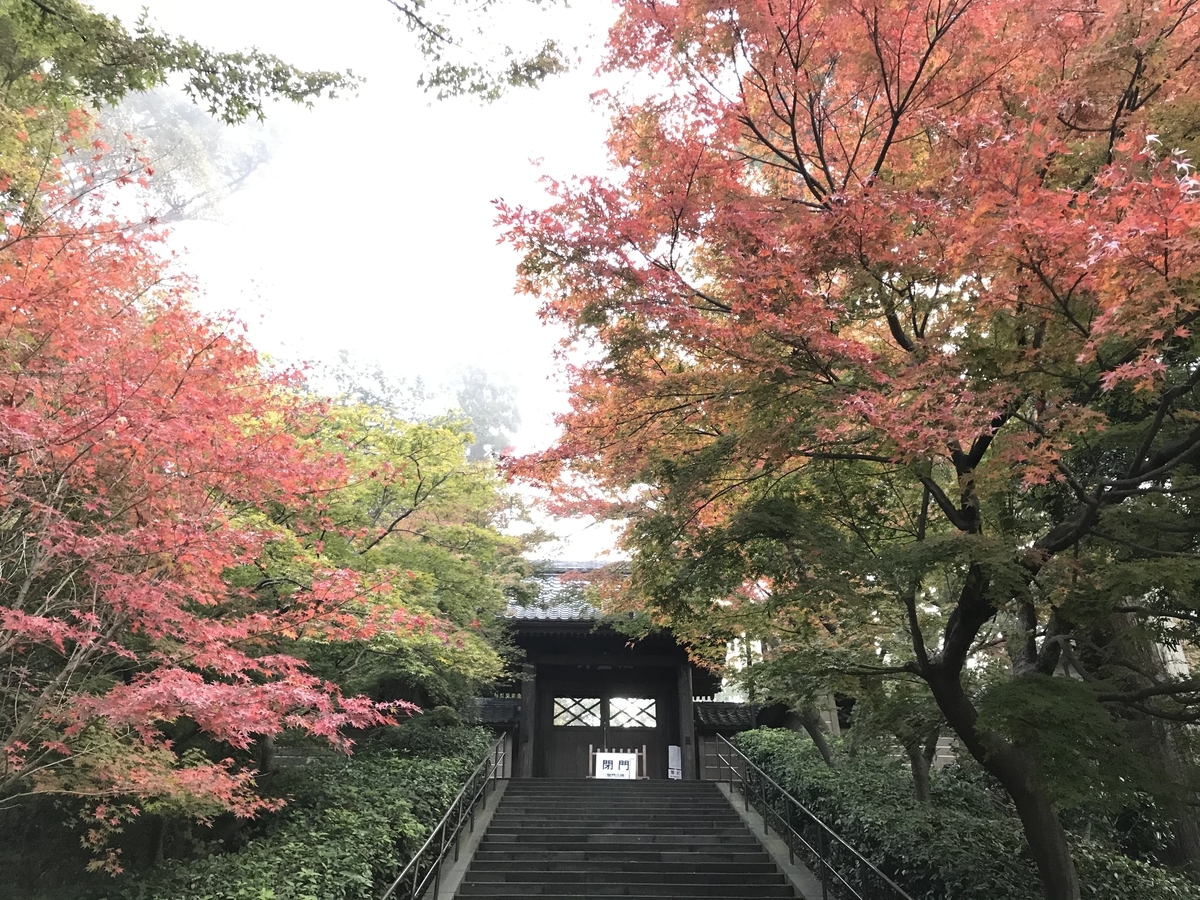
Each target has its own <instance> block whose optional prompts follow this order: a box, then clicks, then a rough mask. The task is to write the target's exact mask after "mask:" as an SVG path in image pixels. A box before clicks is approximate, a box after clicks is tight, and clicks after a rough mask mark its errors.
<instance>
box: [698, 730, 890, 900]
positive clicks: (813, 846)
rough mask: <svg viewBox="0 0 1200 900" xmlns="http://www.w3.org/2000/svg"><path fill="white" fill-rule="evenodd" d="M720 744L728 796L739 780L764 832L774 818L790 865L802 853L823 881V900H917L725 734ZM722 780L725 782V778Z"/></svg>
mask: <svg viewBox="0 0 1200 900" xmlns="http://www.w3.org/2000/svg"><path fill="white" fill-rule="evenodd" d="M717 739H718V741H719V743H718V744H717V748H718V749H717V759H718V760H719V761H720V763H721V768H720V771H721V772H722V773H724V770H725V768H728V770H729V778H728V781H729V794H730V796H731V797H732V795H733V789H734V777H735V775H736V777H737V786H738V788H739V789H740V791H741V794H742V797H743V799H744V801H745V805H746V809H747V810H749V809H750V806H751V804H753V805H754V808H755V809H756V810H757V811H758V812H759V814H760V815H761V816H762V820H763V831H765V832H766V833H767V834H770V833H771V827H772V826H771V819H772V818H774V820H775V822H776V824H775V830H776V832H778V833H779V835H780V837H782V838H784V840H786V841H787V845H788V860H789V861H790V862H793V863H794V862H795V861H796V853H797V851H798V850H799V851H800V852H801V855H802V856H803V857H805V862H807V863H808V864H809V866H810V867H811V868H812V869H813V872H814V874H815V875H816V876H817V878H818V879H819V880H820V882H821V900H829V898H830V897H833V898H835V900H843V898H844V900H913V898H912V896H911V895H909V894H908V893H907V892H905V890H904V889H903V888H902V887H900V885H898V884H896V882H894V881H892V879H891V878H889V877H888V876H887V875H885V874H883V872H881V871H880V870H879V868H878V867H877V866H876V865H875V864H874V863H872V862H871V861H870V860H869V859H867V858H866V857H865V856H863V855H862V854H861V853H859V852H858V850H856V849H855V848H854V847H853V846H851V845H850V844H849V843H848V842H847V841H846V840H845V839H844V838H842V836H841V835H839V834H838V833H837V832H836V831H834V830H833V829H832V828H830V827H829V826H828V825H826V824H825V823H824V822H822V821H821V820H820V819H819V818H817V816H816V815H815V814H814V813H813V812H812V811H811V810H810V809H809V808H808V807H806V806H805V805H804V804H803V803H801V802H800V801H799V800H797V799H796V798H795V797H793V796H792V795H791V794H790V793H788V792H787V791H786V790H784V789H783V788H782V787H780V785H779V783H778V782H776V781H775V779H774V778H772V777H771V776H770V775H768V774H767V773H766V772H765V771H764V770H763V769H762V768H761V767H760V766H758V765H757V764H755V763H754V762H753V761H752V760H751V759H750V758H749V757H748V756H746V754H745V753H743V752H742V751H741V750H739V749H738V748H737V747H735V746H733V744H731V743H730V742H729V741H728V739H726V738H725V736H724V735H717ZM721 744H724V745H725V746H726V747H728V748H729V756H728V757H726V756H722V755H721ZM739 765H740V771H739ZM721 780H722V781H725V780H726V779H725V778H724V777H721Z"/></svg>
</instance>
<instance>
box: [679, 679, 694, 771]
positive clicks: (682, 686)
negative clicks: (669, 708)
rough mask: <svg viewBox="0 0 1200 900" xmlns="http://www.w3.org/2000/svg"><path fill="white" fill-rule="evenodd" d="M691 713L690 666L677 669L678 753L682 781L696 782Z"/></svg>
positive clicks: (692, 714)
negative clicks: (681, 758) (680, 760)
mask: <svg viewBox="0 0 1200 900" xmlns="http://www.w3.org/2000/svg"><path fill="white" fill-rule="evenodd" d="M694 715H695V714H694V713H693V711H692V666H691V663H687V662H685V663H683V664H682V665H680V667H679V751H680V755H681V756H682V757H683V779H684V781H695V780H696V720H695V718H694Z"/></svg>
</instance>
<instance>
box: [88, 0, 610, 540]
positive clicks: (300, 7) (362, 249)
mask: <svg viewBox="0 0 1200 900" xmlns="http://www.w3.org/2000/svg"><path fill="white" fill-rule="evenodd" d="M143 2H146V3H148V6H149V10H150V14H151V18H152V19H153V20H154V21H155V23H156V24H157V25H158V26H159V27H160V28H162V29H163V30H165V31H167V32H170V33H174V34H179V35H183V36H186V37H189V38H192V39H195V40H198V41H200V42H202V43H205V44H208V45H210V46H213V47H215V48H219V49H229V50H233V49H239V48H242V47H245V46H248V45H257V46H258V47H260V48H262V49H264V50H267V51H269V52H272V53H275V54H277V55H279V56H280V57H282V58H284V59H285V60H287V61H288V62H291V63H294V64H296V65H300V66H304V67H309V68H325V69H347V68H349V69H353V71H354V72H355V73H356V74H358V75H361V76H363V77H365V79H366V82H365V83H364V84H363V86H362V87H361V88H360V90H359V92H358V95H357V96H355V97H348V98H345V99H340V100H333V101H328V100H326V101H321V102H319V103H317V104H316V105H315V106H314V108H313V109H311V110H304V109H300V108H294V107H285V106H277V107H275V108H274V109H272V110H271V111H270V112H269V113H268V118H269V120H270V122H271V124H272V127H273V128H274V129H275V130H276V131H277V133H278V135H279V137H280V142H279V144H278V146H277V147H276V150H275V153H274V155H273V157H272V158H271V160H270V162H269V163H267V164H266V165H265V166H264V167H263V168H261V169H260V170H259V171H258V172H257V173H256V174H255V175H254V176H253V178H252V179H251V181H250V182H249V183H248V184H247V186H246V187H245V188H244V189H243V190H241V191H240V192H239V193H237V194H235V195H234V196H233V197H232V198H230V199H229V200H228V201H226V202H225V203H224V204H223V206H222V209H221V212H220V219H219V221H212V222H210V221H205V222H191V223H185V224H183V225H179V226H176V228H175V231H174V238H173V241H174V245H175V248H176V249H177V250H178V251H179V252H180V253H181V254H182V261H181V265H182V267H183V268H184V269H186V270H187V271H188V272H189V273H190V274H192V275H193V276H195V277H196V278H197V279H198V281H199V283H200V285H201V287H202V289H203V290H204V292H205V296H204V298H203V300H202V301H201V302H202V305H204V306H206V307H208V308H213V309H233V310H235V311H236V312H237V313H238V314H239V315H240V316H241V317H242V318H243V319H245V320H246V322H247V323H248V324H249V326H250V329H251V337H252V339H253V340H254V342H255V344H256V345H257V346H258V347H259V348H260V349H261V350H263V351H265V352H267V353H270V354H272V355H273V356H275V357H277V358H281V359H284V360H288V361H301V360H303V361H307V362H310V363H313V364H317V365H320V364H323V363H332V362H333V361H335V360H336V357H337V354H338V352H339V351H341V350H346V351H348V352H349V353H350V355H351V357H353V358H355V359H358V360H361V361H364V362H370V361H375V360H378V361H379V362H381V363H382V364H383V365H384V366H385V368H386V369H388V370H389V371H390V372H392V373H394V374H395V375H396V376H400V377H404V378H407V379H409V380H411V379H413V378H415V377H417V376H420V377H422V378H423V379H424V380H425V381H426V382H427V383H428V384H430V385H431V386H433V387H437V386H439V385H444V384H446V383H448V382H449V381H450V380H451V379H452V378H453V376H454V373H455V371H456V370H458V369H460V368H462V367H464V366H468V365H478V366H481V367H483V368H485V369H487V370H488V371H489V372H491V373H493V374H494V375H495V376H496V378H497V379H498V380H500V381H507V382H510V383H512V384H513V385H515V386H516V387H517V389H518V392H519V393H518V399H519V402H520V407H521V417H522V427H521V431H520V433H519V435H518V438H517V440H518V447H517V449H518V450H519V451H522V452H524V451H529V450H533V449H537V448H539V447H541V446H545V445H546V444H547V443H548V442H549V441H550V440H551V439H552V438H553V435H554V426H553V424H552V415H553V413H554V412H555V411H556V410H559V409H562V408H563V407H564V406H565V399H564V395H563V393H562V390H561V385H560V384H559V383H558V381H557V378H556V367H555V363H554V359H553V353H554V349H555V341H556V338H555V335H554V333H553V332H552V331H550V330H549V329H547V328H545V327H543V326H542V325H541V324H540V323H539V322H538V320H537V318H536V315H535V310H536V303H535V302H534V301H533V300H531V299H530V298H527V297H517V296H514V293H513V282H514V267H515V265H516V261H517V260H516V256H515V255H514V254H513V253H512V251H511V250H510V249H509V248H508V247H507V246H498V245H497V237H498V236H499V233H498V231H497V230H496V228H495V227H494V224H493V222H494V219H495V212H494V209H493V206H492V201H493V200H494V199H496V198H498V197H503V198H505V199H507V200H510V201H517V202H522V203H527V204H531V205H543V204H544V198H545V195H544V193H543V192H542V190H541V188H540V186H539V183H538V180H539V178H540V177H541V175H543V174H550V175H554V176H556V177H566V176H570V175H574V174H585V173H594V172H599V171H602V170H603V169H604V167H605V156H604V148H603V140H604V128H605V124H606V120H605V116H604V114H603V112H602V111H600V110H596V109H594V108H593V106H592V104H591V102H590V99H589V95H590V94H591V92H592V91H594V90H596V89H597V87H598V86H599V85H598V83H597V82H596V81H595V79H594V78H593V76H592V72H593V71H594V69H595V67H596V61H597V59H598V50H599V47H600V45H601V42H602V39H603V33H604V30H605V28H606V27H607V23H608V21H609V20H610V19H611V17H612V15H613V12H612V8H611V7H610V6H609V4H608V3H606V2H604V0H593V2H590V3H586V4H582V6H583V7H586V8H573V9H569V10H566V11H558V12H553V13H549V14H543V13H538V12H509V13H506V14H505V22H504V24H505V25H506V26H507V27H510V28H513V29H514V30H516V31H523V30H527V31H533V30H536V29H539V28H547V29H550V30H553V31H554V32H555V33H556V34H559V35H562V36H564V37H565V38H566V40H567V42H568V43H570V44H572V45H576V46H580V47H581V48H585V49H584V51H583V52H584V53H585V57H584V59H583V61H582V63H581V64H580V65H579V66H578V67H577V70H576V71H575V72H574V73H572V74H570V75H567V76H562V77H559V78H557V79H555V80H554V81H553V82H551V83H550V84H548V85H547V86H545V87H543V88H541V89H539V90H526V91H517V92H513V93H511V94H510V95H509V96H508V97H505V98H503V99H502V100H500V101H497V102H495V103H493V104H490V105H481V104H480V103H479V102H478V101H475V100H471V99H465V98H463V99H456V100H451V101H440V102H439V101H435V100H432V99H431V97H430V96H429V95H427V94H425V93H423V92H422V91H421V90H420V89H419V88H418V87H417V86H416V81H417V78H418V76H419V74H420V71H421V65H422V61H421V59H420V58H419V56H418V54H417V53H416V52H415V50H414V49H413V43H412V39H411V36H410V35H409V33H408V32H407V31H406V29H405V28H404V27H403V26H402V25H401V24H400V23H399V22H398V21H397V20H396V17H395V13H394V11H393V10H392V9H391V7H390V6H389V5H388V4H387V2H386V0H341V2H338V3H335V4H334V3H328V2H323V3H316V2H297V0H240V2H237V0H205V2H203V3H198V2H195V0H132V2H125V0H93V3H94V5H95V6H96V7H97V8H99V9H101V10H104V11H105V12H109V13H113V14H116V15H119V16H120V17H121V18H122V19H123V20H124V21H126V22H127V23H129V22H132V21H133V20H134V19H135V18H136V17H137V14H138V11H139V10H140V8H141V7H142V5H143ZM534 160H537V161H539V162H538V163H537V164H535V163H534V162H533V161H534ZM557 530H558V531H559V533H561V534H564V535H565V536H567V537H568V538H569V540H568V542H567V544H566V545H565V546H561V547H556V548H551V551H552V552H553V553H554V554H555V555H559V556H570V557H590V556H592V555H594V554H595V553H596V552H598V551H599V550H600V549H602V548H603V547H604V546H606V545H607V543H608V539H606V538H603V537H601V536H600V535H598V534H596V533H595V532H596V529H594V528H593V529H588V530H581V526H580V525H579V524H568V523H563V524H560V525H559V526H558V527H557Z"/></svg>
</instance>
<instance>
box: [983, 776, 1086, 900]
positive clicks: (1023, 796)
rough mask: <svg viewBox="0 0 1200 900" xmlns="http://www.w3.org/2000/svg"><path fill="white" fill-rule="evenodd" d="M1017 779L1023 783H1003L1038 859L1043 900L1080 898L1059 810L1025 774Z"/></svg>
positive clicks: (1034, 855) (1077, 880) (1077, 879)
mask: <svg viewBox="0 0 1200 900" xmlns="http://www.w3.org/2000/svg"><path fill="white" fill-rule="evenodd" d="M997 777H999V776H997ZM1020 780H1021V781H1023V782H1025V783H1024V784H1022V785H1021V786H1019V787H1018V786H1016V785H1013V786H1010V785H1009V784H1005V785H1004V786H1005V787H1006V788H1007V789H1008V793H1009V795H1010V796H1011V797H1012V798H1013V804H1014V805H1015V806H1016V807H1017V815H1019V816H1020V817H1021V824H1022V825H1023V826H1024V827H1025V839H1026V840H1027V841H1028V842H1029V849H1030V850H1031V851H1032V852H1033V859H1034V862H1036V863H1037V868H1038V876H1039V877H1040V878H1041V880H1042V890H1043V891H1044V892H1045V895H1046V900H1079V875H1078V874H1077V873H1076V871H1075V861H1074V860H1073V859H1071V847H1070V845H1069V844H1068V843H1067V834H1066V832H1065V831H1063V827H1062V822H1061V821H1059V818H1058V813H1057V812H1055V810H1054V807H1053V805H1052V804H1051V803H1050V799H1049V797H1047V796H1046V794H1045V792H1044V791H1040V790H1037V789H1031V788H1030V787H1029V785H1028V782H1029V780H1030V779H1029V778H1028V776H1026V777H1025V778H1022V779H1020ZM1001 781H1002V782H1003V779H1001Z"/></svg>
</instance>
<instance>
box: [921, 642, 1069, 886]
mask: <svg viewBox="0 0 1200 900" xmlns="http://www.w3.org/2000/svg"><path fill="white" fill-rule="evenodd" d="M925 677H926V681H927V682H928V684H929V687H930V689H931V690H932V691H933V696H934V699H935V700H937V704H938V707H939V708H940V709H941V711H942V713H943V714H944V715H945V717H946V722H947V723H948V724H949V726H950V728H951V729H952V730H953V731H954V733H955V734H956V735H958V738H959V740H960V741H961V742H962V744H963V746H964V747H966V748H967V751H968V752H969V753H970V754H971V755H972V756H973V757H975V759H976V760H978V762H979V764H980V765H981V766H983V767H984V769H986V770H987V771H988V772H989V773H990V774H991V775H993V776H994V777H995V778H996V779H997V780H998V781H999V782H1000V784H1002V785H1003V786H1004V789H1005V790H1006V791H1008V794H1009V796H1010V797H1012V799H1013V804H1014V805H1015V806H1016V808H1017V815H1019V816H1020V818H1021V825H1022V826H1023V829H1024V832H1025V840H1026V842H1028V844H1029V849H1030V852H1031V853H1032V855H1033V859H1034V862H1035V863H1036V864H1037V870H1038V878H1039V879H1040V880H1041V883H1042V894H1043V896H1044V897H1045V900H1080V895H1079V875H1078V873H1077V872H1076V871H1075V861H1074V860H1073V859H1072V858H1071V846H1070V844H1068V843H1067V834H1066V832H1065V831H1064V830H1063V827H1062V822H1061V821H1060V820H1059V818H1058V813H1057V812H1056V811H1055V809H1054V806H1053V804H1052V803H1051V802H1050V798H1049V797H1048V796H1047V795H1046V793H1045V791H1044V790H1043V789H1041V788H1039V787H1038V786H1037V779H1036V778H1035V774H1036V765H1035V763H1034V761H1033V759H1032V758H1031V757H1030V756H1029V755H1028V754H1027V753H1026V752H1024V751H1023V750H1021V749H1020V748H1019V747H1015V746H1014V745H1013V744H1011V743H1010V742H1009V741H1007V740H1005V739H1004V738H1002V737H1000V736H999V735H995V734H986V733H981V732H980V731H979V730H978V729H977V728H976V727H975V723H976V720H977V718H978V713H977V712H976V710H975V706H974V705H973V704H972V703H971V700H970V698H969V697H968V696H967V694H966V691H964V690H963V686H962V681H961V680H960V677H959V673H958V672H949V671H946V670H945V669H941V668H939V667H938V666H936V665H931V666H929V668H928V670H927V672H926V676H925Z"/></svg>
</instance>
